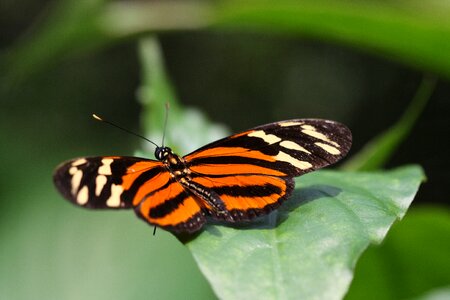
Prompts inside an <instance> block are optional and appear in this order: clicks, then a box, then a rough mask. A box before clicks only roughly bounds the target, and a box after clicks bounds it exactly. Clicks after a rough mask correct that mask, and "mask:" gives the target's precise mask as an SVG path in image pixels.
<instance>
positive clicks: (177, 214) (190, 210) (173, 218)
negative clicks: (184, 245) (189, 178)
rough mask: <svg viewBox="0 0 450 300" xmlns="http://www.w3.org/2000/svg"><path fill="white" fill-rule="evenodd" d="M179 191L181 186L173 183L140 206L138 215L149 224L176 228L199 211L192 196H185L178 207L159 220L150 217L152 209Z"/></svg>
mask: <svg viewBox="0 0 450 300" xmlns="http://www.w3.org/2000/svg"><path fill="white" fill-rule="evenodd" d="M177 186H178V187H177ZM180 189H181V190H182V187H181V185H180V184H179V183H177V182H175V183H173V184H171V185H170V186H169V187H168V188H166V189H164V190H162V191H160V192H157V193H154V194H152V195H150V196H149V197H148V198H146V199H145V201H144V202H143V203H142V204H141V205H140V207H139V212H140V214H141V215H142V216H143V217H144V218H145V219H146V220H147V221H148V222H150V223H151V224H156V225H159V226H177V225H178V224H180V223H184V222H187V221H188V220H189V219H190V218H192V217H193V216H194V215H195V214H197V213H199V212H200V210H201V208H200V206H199V205H198V204H197V202H196V201H195V199H194V198H193V197H192V196H186V198H185V199H184V200H183V202H182V203H181V204H180V205H179V206H178V207H174V208H173V210H171V211H170V212H169V213H168V214H166V215H165V216H163V217H161V218H152V217H151V212H152V209H153V210H154V209H157V208H155V207H156V206H157V205H158V204H163V203H164V202H165V201H170V200H171V199H172V198H173V197H175V196H177V195H179V193H178V192H180ZM181 193H184V191H181Z"/></svg>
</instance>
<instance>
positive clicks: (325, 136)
mask: <svg viewBox="0 0 450 300" xmlns="http://www.w3.org/2000/svg"><path fill="white" fill-rule="evenodd" d="M351 143H352V135H351V132H350V130H349V129H348V128H347V127H346V126H345V125H342V124H340V123H337V122H334V121H328V120H319V119H295V120H288V121H281V122H276V123H271V124H266V125H262V126H259V127H255V128H253V129H249V130H247V131H244V132H241V133H238V134H235V135H232V136H229V137H226V138H224V139H221V140H218V141H216V142H213V143H211V144H208V145H206V146H204V147H202V148H200V149H198V150H196V151H194V152H192V153H191V154H188V155H186V156H183V157H181V156H178V155H177V154H175V153H173V152H172V150H171V149H170V148H169V147H164V146H163V147H157V148H156V150H155V157H156V159H157V160H151V159H146V158H138V157H122V156H100V157H84V158H78V159H73V160H70V161H67V162H65V163H63V164H62V165H60V166H59V167H58V168H57V169H56V171H55V174H54V176H53V180H54V183H55V185H56V187H57V188H58V190H59V191H60V192H61V194H62V195H63V196H64V197H65V198H67V199H68V200H70V201H71V202H72V203H74V204H76V205H79V206H83V207H87V208H113V209H114V208H133V209H134V211H135V212H136V214H137V215H138V216H139V217H141V218H142V219H144V220H145V221H146V222H148V223H150V224H153V225H156V226H159V227H162V228H164V229H167V230H170V231H173V232H195V231H197V230H199V229H200V228H201V227H202V226H203V225H204V224H205V222H206V217H212V218H214V219H219V220H222V221H226V222H239V221H246V220H250V219H252V218H255V217H257V216H260V215H264V214H267V213H269V212H271V211H273V210H274V209H276V208H277V207H279V206H280V205H281V203H282V202H283V201H284V200H285V199H287V198H288V197H289V195H290V194H291V193H292V190H293V188H294V180H293V177H296V176H300V175H303V174H305V173H308V172H311V171H314V170H316V169H319V168H322V167H324V166H327V165H330V164H333V163H335V162H337V161H338V160H340V159H341V158H342V157H344V156H345V155H346V154H347V152H348V151H349V149H350V146H351Z"/></svg>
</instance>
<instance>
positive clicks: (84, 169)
mask: <svg viewBox="0 0 450 300" xmlns="http://www.w3.org/2000/svg"><path fill="white" fill-rule="evenodd" d="M162 171H163V168H162V164H161V163H160V162H158V161H154V160H149V159H143V158H138V157H121V156H103V157H83V158H78V159H73V160H70V161H67V162H65V163H63V164H61V165H60V166H59V167H58V168H57V169H56V172H55V174H54V176H53V181H54V183H55V186H56V187H57V188H58V190H59V191H60V192H61V194H62V195H63V196H64V197H65V198H66V199H68V200H70V201H71V202H73V203H74V204H76V205H80V206H84V207H88V208H130V207H133V206H134V205H137V204H138V203H137V202H138V200H142V195H144V194H145V192H142V189H145V188H150V187H148V184H149V183H150V182H152V181H153V179H154V178H157V177H158V175H159V174H160V173H161V172H162ZM153 188H154V186H152V187H151V188H150V189H153ZM136 196H137V197H136Z"/></svg>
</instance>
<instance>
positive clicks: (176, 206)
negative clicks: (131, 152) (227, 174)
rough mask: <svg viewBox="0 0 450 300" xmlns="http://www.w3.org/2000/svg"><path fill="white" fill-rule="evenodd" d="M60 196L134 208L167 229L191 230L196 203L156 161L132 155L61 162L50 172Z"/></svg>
mask: <svg viewBox="0 0 450 300" xmlns="http://www.w3.org/2000/svg"><path fill="white" fill-rule="evenodd" d="M53 180H54V183H55V185H56V187H57V188H58V190H59V191H60V192H61V194H62V195H64V197H65V198H67V199H68V200H70V201H71V202H72V203H74V204H76V205H79V206H83V207H87V208H112V209H114V208H135V212H136V214H137V215H138V216H139V217H141V218H142V219H144V220H145V221H147V222H149V223H150V224H154V225H158V226H160V227H163V228H166V229H168V230H172V231H188V232H192V231H196V230H198V229H199V228H200V227H201V226H202V225H203V223H204V222H205V218H204V216H203V214H201V209H200V206H199V205H198V204H197V202H196V201H195V200H194V199H193V198H192V196H190V195H188V194H187V193H186V192H185V191H184V190H183V188H182V187H181V185H180V184H179V183H178V182H176V181H174V180H173V179H172V177H171V176H170V173H169V172H168V171H167V169H166V168H165V167H164V166H163V164H162V163H161V162H159V161H155V160H149V159H144V158H137V157H115V156H106V157H84V158H78V159H74V160H70V161H67V162H65V163H63V164H61V165H60V166H59V167H58V168H57V169H56V171H55V174H54V176H53Z"/></svg>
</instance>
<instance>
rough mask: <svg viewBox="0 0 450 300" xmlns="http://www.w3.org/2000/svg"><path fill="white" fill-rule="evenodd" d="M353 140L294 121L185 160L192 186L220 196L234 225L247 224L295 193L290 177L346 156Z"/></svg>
mask: <svg viewBox="0 0 450 300" xmlns="http://www.w3.org/2000/svg"><path fill="white" fill-rule="evenodd" d="M351 139H352V137H351V132H350V130H349V129H348V128H347V127H346V126H345V125H342V124H340V123H337V122H333V121H328V120H318V119H296V120H288V121H282V122H276V123H271V124H267V125H263V126H259V127H255V128H253V129H250V130H248V131H245V132H242V133H239V134H235V135H232V136H230V137H227V138H224V139H221V140H218V141H216V142H213V143H211V144H209V145H206V146H204V147H202V148H200V149H199V150H197V151H194V152H193V153H191V154H189V155H187V156H185V159H186V160H187V161H188V164H189V168H190V170H191V171H192V176H193V179H192V180H193V181H195V182H199V183H201V184H203V185H204V186H206V187H208V188H210V189H212V190H214V191H215V192H216V193H218V194H219V195H220V197H221V199H222V200H223V201H224V203H225V205H226V208H227V209H228V210H229V211H230V212H231V215H232V216H233V217H234V219H235V220H249V219H252V218H253V217H256V216H259V215H262V214H266V213H268V212H270V211H272V210H273V209H276V208H277V207H278V206H279V205H280V204H281V203H282V201H283V200H285V199H286V198H287V197H288V196H289V195H290V194H291V193H292V190H293V186H294V184H293V180H292V177H294V176H300V175H303V174H305V173H308V172H311V171H314V170H316V169H319V168H322V167H324V166H327V165H330V164H332V163H335V162H336V161H338V160H339V159H341V158H342V157H343V156H345V155H346V154H347V152H348V151H349V149H350V146H351ZM209 214H210V215H212V216H215V215H216V214H215V213H214V212H213V211H210V212H209Z"/></svg>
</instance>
